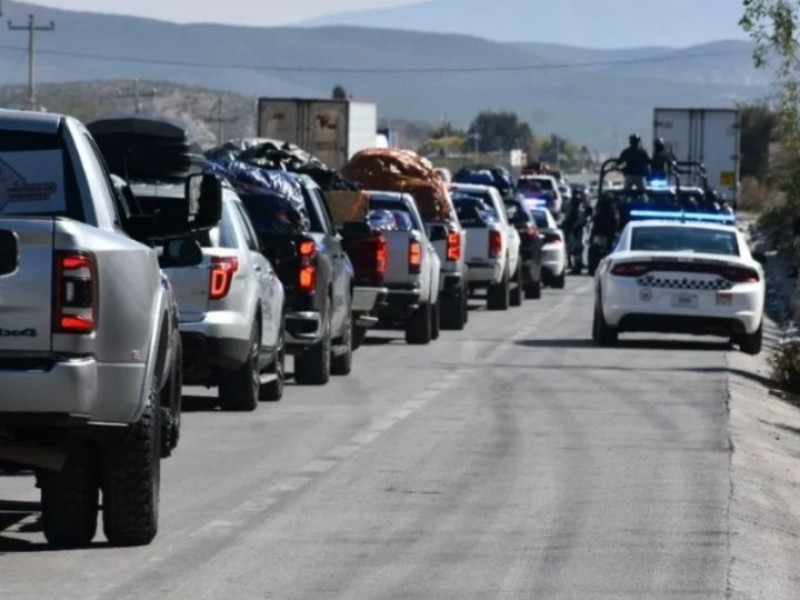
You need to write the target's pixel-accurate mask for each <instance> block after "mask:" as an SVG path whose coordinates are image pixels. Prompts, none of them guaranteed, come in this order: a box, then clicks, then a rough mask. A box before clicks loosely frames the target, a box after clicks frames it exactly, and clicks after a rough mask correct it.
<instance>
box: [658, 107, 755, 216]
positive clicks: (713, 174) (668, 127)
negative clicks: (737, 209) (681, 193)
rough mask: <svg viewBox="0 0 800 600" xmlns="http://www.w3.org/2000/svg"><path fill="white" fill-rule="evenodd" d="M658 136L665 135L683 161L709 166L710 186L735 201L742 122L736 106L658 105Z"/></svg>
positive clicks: (667, 142)
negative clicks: (669, 106)
mask: <svg viewBox="0 0 800 600" xmlns="http://www.w3.org/2000/svg"><path fill="white" fill-rule="evenodd" d="M653 135H654V139H658V138H663V139H664V141H665V142H666V144H667V147H668V148H672V151H673V153H674V154H675V157H676V158H677V159H678V160H679V161H692V162H699V163H702V164H704V165H705V167H706V172H707V174H708V185H709V187H711V188H712V189H715V190H716V191H717V192H718V193H719V195H720V197H722V198H724V199H725V200H727V201H728V202H731V203H735V202H736V200H737V193H738V190H739V162H740V150H739V148H740V141H741V124H740V119H739V111H738V110H736V109H707V108H689V109H677V108H656V109H655V112H654V119H653Z"/></svg>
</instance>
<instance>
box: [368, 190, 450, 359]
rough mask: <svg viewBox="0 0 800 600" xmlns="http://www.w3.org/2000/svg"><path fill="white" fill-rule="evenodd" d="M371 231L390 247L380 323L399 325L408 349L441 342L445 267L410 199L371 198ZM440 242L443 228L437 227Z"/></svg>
mask: <svg viewBox="0 0 800 600" xmlns="http://www.w3.org/2000/svg"><path fill="white" fill-rule="evenodd" d="M367 194H368V197H369V209H370V219H371V221H372V222H371V226H372V228H373V229H378V230H379V231H380V232H381V235H382V236H383V237H384V238H385V239H386V242H387V245H388V253H387V255H388V264H387V269H386V276H385V278H384V284H385V285H386V287H387V288H388V290H389V293H388V294H387V297H386V306H385V308H384V309H383V310H381V311H380V317H381V320H382V321H384V322H387V323H398V324H400V325H401V326H402V327H403V329H404V330H405V333H406V341H407V342H408V343H409V344H429V343H430V342H431V340H433V339H436V338H438V337H439V329H440V322H439V309H440V306H439V301H440V297H439V277H440V276H441V273H440V271H441V262H440V260H439V256H438V255H437V253H436V249H435V248H434V246H433V244H432V242H431V239H430V238H429V237H428V233H427V230H426V228H425V225H424V224H423V222H422V217H421V216H420V214H419V211H418V210H417V205H416V203H415V201H414V198H413V196H411V195H410V194H400V193H394V192H367ZM432 228H433V229H434V231H436V232H438V234H439V237H444V236H445V235H446V230H445V228H444V227H443V226H441V225H439V226H432Z"/></svg>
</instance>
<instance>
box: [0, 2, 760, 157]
mask: <svg viewBox="0 0 800 600" xmlns="http://www.w3.org/2000/svg"><path fill="white" fill-rule="evenodd" d="M447 1H450V0H447ZM459 1H460V0H459ZM500 1H502V2H505V1H506V0H500ZM624 1H625V2H628V1H629V0H624ZM637 1H638V0H637ZM678 1H679V2H685V1H686V0H678ZM716 1H717V0H713V1H712V2H711V4H714V3H715V2H716ZM557 4H558V5H559V6H560V3H551V5H552V6H555V5H557ZM4 8H5V12H6V17H8V18H10V19H12V20H14V21H21V20H24V19H25V18H26V15H27V14H28V13H29V12H34V13H35V14H36V15H37V18H41V19H42V20H43V21H44V20H49V19H53V20H55V21H56V23H57V29H56V31H54V32H52V33H44V34H40V35H39V36H38V38H37V46H38V48H39V54H38V55H37V78H38V80H39V81H42V82H63V81H80V80H83V81H99V80H115V81H119V80H122V79H128V80H130V79H133V78H140V79H142V80H150V81H168V82H174V83H176V84H182V85H187V86H202V87H203V88H212V89H217V90H225V91H228V92H231V93H234V94H238V95H240V96H242V97H250V98H253V97H256V96H259V95H264V96H305V97H314V96H317V97H328V96H329V94H330V92H331V90H332V88H333V86H334V85H336V84H341V85H343V86H344V87H345V88H346V89H347V91H348V92H349V93H350V94H352V95H353V96H354V97H355V98H356V99H360V100H370V101H374V102H376V103H377V104H378V107H379V113H380V115H381V116H382V117H389V118H404V119H410V120H425V121H441V120H442V119H443V118H447V119H448V120H450V121H452V122H454V123H455V124H456V125H461V126H464V125H466V124H467V123H468V122H469V120H470V119H471V118H472V117H474V115H475V114H476V113H477V112H478V111H480V110H484V109H494V110H499V109H507V110H513V111H516V112H518V113H519V114H520V116H521V117H522V118H523V119H525V120H528V121H530V122H531V124H532V126H533V128H534V130H535V132H536V133H538V134H544V133H550V132H558V133H561V134H563V135H566V136H568V137H570V138H573V139H576V140H580V141H582V142H585V143H586V144H588V145H590V146H592V147H594V148H599V149H605V148H609V147H611V146H612V145H619V143H621V142H620V140H622V139H623V138H624V137H626V136H627V134H628V133H629V132H630V131H633V130H636V131H641V132H643V133H644V134H645V135H646V134H647V133H648V131H649V129H650V127H651V125H650V119H651V117H650V114H651V112H652V108H653V107H654V106H655V105H681V106H688V105H698V106H701V105H702V106H731V105H733V104H734V103H736V102H739V101H745V100H749V99H753V98H760V97H763V96H765V95H766V94H767V92H768V86H767V83H768V79H767V77H766V74H765V73H762V72H757V71H755V70H754V69H753V68H752V65H751V63H750V58H749V54H750V45H749V44H748V43H747V42H739V41H733V42H722V43H719V44H713V45H704V46H699V47H692V48H687V49H681V50H674V49H669V48H652V47H648V48H643V49H631V50H625V51H621V52H619V51H602V50H590V49H582V48H571V47H563V46H552V45H546V44H504V43H497V42H492V41H488V40H486V39H481V38H477V37H471V36H467V35H445V34H431V33H419V32H407V31H396V30H387V29H364V28H354V27H323V28H318V29H313V28H274V29H260V28H247V27H230V26H216V25H192V26H181V25H175V24H170V23H165V22H159V21H152V20H146V19H139V18H132V17H120V16H109V15H98V14H91V13H78V12H70V11H59V10H51V9H44V8H41V7H35V6H32V5H26V4H21V3H17V2H9V1H7V2H5V6H4ZM536 29H537V31H539V30H543V29H545V28H544V27H540V26H539V25H537V27H536ZM4 40H5V41H4V43H3V44H2V45H0V84H17V85H19V84H23V83H24V81H25V78H26V74H27V71H26V60H25V57H26V53H25V52H26V39H25V36H24V35H23V34H12V33H11V32H8V31H6V35H5V37H4ZM576 63H577V64H576ZM586 63H590V64H589V65H587V64H586ZM597 63H603V64H601V65H598V64H597ZM609 63H610V64H609ZM581 65H582V66H581ZM386 68H390V69H400V70H403V71H404V72H396V73H385V72H381V71H382V70H384V69H386ZM343 69H344V70H349V72H344V71H342V70H343ZM371 69H372V70H376V71H374V72H369V70H371ZM418 69H433V72H423V73H420V72H415V71H416V70H418ZM365 70H366V72H365ZM103 102H109V103H110V102H111V100H105V99H104V100H103ZM251 110H252V112H253V113H255V107H254V106H253V107H252V108H251Z"/></svg>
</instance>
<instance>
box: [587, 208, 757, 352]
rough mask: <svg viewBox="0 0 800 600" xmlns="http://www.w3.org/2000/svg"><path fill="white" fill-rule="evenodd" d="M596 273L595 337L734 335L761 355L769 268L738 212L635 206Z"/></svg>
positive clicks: (610, 341)
mask: <svg viewBox="0 0 800 600" xmlns="http://www.w3.org/2000/svg"><path fill="white" fill-rule="evenodd" d="M631 218H632V220H631V222H630V223H629V224H628V225H627V226H626V227H625V229H624V231H623V232H622V234H621V236H620V239H619V242H618V243H617V246H616V248H615V249H614V251H613V252H612V253H611V254H610V255H609V256H608V257H606V258H605V259H604V260H603V262H602V263H600V267H599V268H598V270H597V274H596V277H595V283H596V290H597V296H596V298H597V299H596V302H595V311H594V324H593V328H592V337H593V338H594V340H595V341H596V342H597V343H598V344H599V345H601V346H611V345H614V344H616V342H617V341H618V339H619V334H620V333H624V332H657V333H683V334H693V335H716V336H724V337H728V338H730V340H731V342H732V343H733V344H736V345H738V346H739V347H740V348H741V350H742V352H745V353H747V354H758V353H760V352H761V341H762V327H763V314H764V299H765V281H764V272H763V269H762V267H761V265H760V264H759V263H758V262H756V261H755V260H754V259H753V257H752V256H751V255H750V250H749V249H748V247H747V243H746V242H745V240H744V238H743V236H742V235H741V233H740V232H739V231H738V230H737V229H736V227H735V226H734V225H733V217H730V216H723V215H703V214H690V213H686V214H684V213H665V212H652V213H650V212H648V211H639V212H638V213H637V212H636V211H634V212H632V213H631Z"/></svg>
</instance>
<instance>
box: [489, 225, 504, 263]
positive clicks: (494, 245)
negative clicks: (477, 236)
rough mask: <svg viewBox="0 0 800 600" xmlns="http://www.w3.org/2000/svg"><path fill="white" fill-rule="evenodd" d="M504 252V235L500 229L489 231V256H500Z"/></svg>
mask: <svg viewBox="0 0 800 600" xmlns="http://www.w3.org/2000/svg"><path fill="white" fill-rule="evenodd" d="M502 253H503V237H502V236H501V235H500V232H499V231H494V230H492V231H490V232H489V258H500V255H501V254H502Z"/></svg>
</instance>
